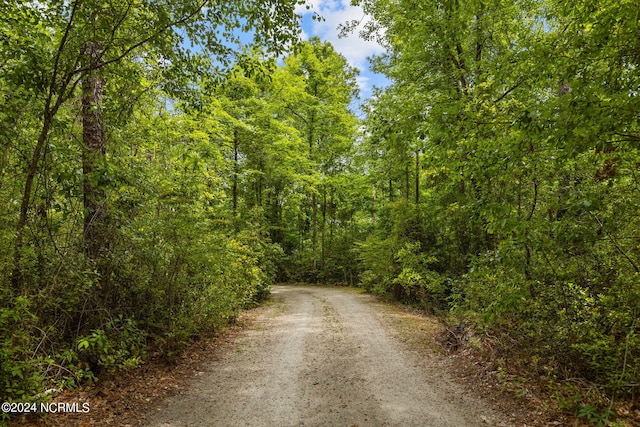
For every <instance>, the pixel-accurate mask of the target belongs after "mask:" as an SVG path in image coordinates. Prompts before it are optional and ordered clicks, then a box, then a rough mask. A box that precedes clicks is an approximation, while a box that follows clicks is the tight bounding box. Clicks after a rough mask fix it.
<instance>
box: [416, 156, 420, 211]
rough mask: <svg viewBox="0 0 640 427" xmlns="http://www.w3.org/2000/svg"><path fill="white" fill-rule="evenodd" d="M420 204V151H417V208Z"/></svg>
mask: <svg viewBox="0 0 640 427" xmlns="http://www.w3.org/2000/svg"><path fill="white" fill-rule="evenodd" d="M419 203H420V150H416V206H418V204H419Z"/></svg>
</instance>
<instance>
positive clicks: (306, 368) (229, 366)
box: [146, 286, 510, 427]
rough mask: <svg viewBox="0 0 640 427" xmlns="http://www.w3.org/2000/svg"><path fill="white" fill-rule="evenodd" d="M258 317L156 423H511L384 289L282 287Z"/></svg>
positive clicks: (158, 412)
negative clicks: (419, 335)
mask: <svg viewBox="0 0 640 427" xmlns="http://www.w3.org/2000/svg"><path fill="white" fill-rule="evenodd" d="M272 300H273V303H272V304H271V305H270V306H269V307H268V308H267V309H266V310H264V311H263V313H262V314H261V316H260V317H259V318H258V319H257V320H256V322H255V324H254V326H253V327H252V328H250V329H248V330H246V331H245V332H244V333H242V334H241V335H240V336H239V337H238V338H237V340H236V341H235V343H234V345H235V348H232V349H230V350H229V351H226V352H225V354H224V355H223V356H222V357H221V358H220V360H216V361H214V362H212V363H211V364H210V365H209V366H208V367H207V369H206V370H204V371H202V372H199V375H198V376H197V378H196V379H194V381H193V383H192V384H191V385H190V386H189V387H188V388H186V389H185V391H183V392H182V393H180V394H178V395H176V396H173V397H171V398H169V399H166V400H163V401H159V402H155V403H154V406H155V407H154V408H153V409H152V411H151V412H150V413H149V414H148V415H147V416H146V419H147V420H148V424H147V425H148V426H154V427H158V426H161V427H177V426H239V425H243V426H434V427H436V426H437V427H446V426H453V427H463V426H487V425H494V426H507V425H510V423H509V421H508V418H507V417H506V416H505V415H503V414H501V413H499V412H497V411H496V410H494V409H492V406H491V404H490V402H489V401H486V400H483V399H479V398H476V397H472V396H471V395H470V394H469V393H467V392H466V390H465V388H464V387H463V386H461V385H459V384H457V383H455V382H454V381H453V380H452V378H451V376H450V375H449V374H448V373H447V372H446V368H445V366H444V365H443V363H442V362H441V361H439V360H441V358H438V357H433V358H424V357H418V356H417V355H416V354H415V352H413V351H411V349H410V346H409V345H407V343H406V342H403V341H402V340H400V339H399V338H398V334H397V333H395V332H394V328H393V327H392V326H391V323H392V322H391V321H390V320H389V317H388V316H385V315H384V313H383V312H384V307H383V306H381V305H380V304H376V302H375V298H373V297H371V296H369V295H365V294H361V293H358V292H355V291H353V290H349V289H344V288H328V287H312V286H276V287H274V289H273V292H272Z"/></svg>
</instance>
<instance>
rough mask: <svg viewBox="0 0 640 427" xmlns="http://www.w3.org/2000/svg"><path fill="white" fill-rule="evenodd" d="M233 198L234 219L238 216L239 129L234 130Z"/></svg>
mask: <svg viewBox="0 0 640 427" xmlns="http://www.w3.org/2000/svg"><path fill="white" fill-rule="evenodd" d="M231 200H232V208H233V221H234V223H235V222H236V218H237V216H238V130H237V129H234V131H233V184H232V187H231Z"/></svg>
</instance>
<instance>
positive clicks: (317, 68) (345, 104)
mask: <svg viewBox="0 0 640 427" xmlns="http://www.w3.org/2000/svg"><path fill="white" fill-rule="evenodd" d="M284 62H285V66H284V68H283V69H282V73H283V75H282V77H279V78H280V79H283V80H281V81H287V80H289V81H299V82H300V83H301V86H300V88H301V89H302V90H298V91H297V93H295V94H292V95H293V96H291V97H287V98H283V99H282V101H281V102H282V106H283V108H284V112H283V114H286V116H287V117H288V120H289V121H290V122H291V123H292V124H293V126H295V127H296V128H297V129H298V130H299V132H300V133H301V135H302V137H303V139H304V140H305V141H306V143H307V149H308V154H307V156H308V159H309V161H310V170H309V171H308V172H307V178H306V180H307V182H306V183H305V190H306V194H307V199H308V200H307V203H306V207H305V211H306V212H305V214H304V215H305V217H306V218H305V220H303V223H302V224H300V225H301V226H302V227H303V228H302V229H301V230H300V233H301V234H303V233H304V232H305V228H306V225H304V222H305V221H306V220H307V219H308V220H309V229H310V230H309V231H310V233H311V255H310V256H311V259H310V262H311V269H312V274H316V271H317V269H318V262H320V263H324V256H322V254H323V253H324V245H322V246H321V247H319V244H320V243H321V242H320V240H321V239H322V240H323V239H325V234H326V233H325V232H326V221H327V212H329V214H331V215H332V214H333V213H334V212H335V210H334V209H333V208H332V209H328V206H329V205H328V204H331V203H333V202H334V201H335V200H333V201H332V197H331V194H333V193H332V189H331V188H332V186H333V184H332V179H333V177H336V176H338V175H340V174H342V173H344V172H346V171H347V169H348V167H347V165H348V161H349V159H350V157H351V150H352V147H353V141H354V138H355V131H356V127H357V119H356V118H355V115H354V114H353V113H352V112H351V111H350V110H349V104H350V103H351V100H352V99H353V97H354V96H356V94H357V85H356V80H355V79H356V76H357V73H358V71H357V70H356V69H354V68H353V67H351V66H349V65H348V63H347V61H346V59H345V58H344V57H343V56H342V55H340V54H338V53H337V52H336V51H335V50H334V48H333V46H331V44H329V43H327V42H321V41H320V39H318V38H312V39H310V40H309V41H307V42H305V43H303V44H301V45H300V47H299V48H298V49H297V51H296V53H295V54H293V55H291V56H289V57H287V58H285V61H284ZM283 87H284V84H283ZM282 95H284V92H283V93H282V94H279V96H282ZM319 208H320V212H321V213H320V215H319V213H318V209H319ZM319 234H320V236H321V237H320V238H319ZM300 240H301V242H303V241H304V240H305V239H304V238H302V237H301V239H300ZM300 249H302V248H300Z"/></svg>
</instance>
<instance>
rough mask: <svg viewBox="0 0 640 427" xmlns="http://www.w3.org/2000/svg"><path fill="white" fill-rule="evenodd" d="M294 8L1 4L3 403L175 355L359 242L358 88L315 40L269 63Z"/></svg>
mask: <svg viewBox="0 0 640 427" xmlns="http://www.w3.org/2000/svg"><path fill="white" fill-rule="evenodd" d="M295 7H296V2H282V1H273V2H270V1H261V2H259V3H247V2H236V3H234V2H225V3H224V4H222V3H215V2H214V3H211V2H208V1H202V2H184V1H180V2H172V1H166V2H156V1H153V2H128V1H127V2H118V1H116V2H108V3H104V2H93V1H86V0H85V1H74V2H58V1H50V2H36V3H34V2H14V3H7V2H3V3H2V5H1V6H0V8H1V9H0V14H1V15H2V16H3V20H2V21H1V22H0V25H1V27H0V38H1V40H2V43H1V44H0V69H1V71H2V73H1V74H0V98H1V99H2V102H3V105H4V106H3V108H2V110H1V111H0V200H1V202H2V203H1V205H0V206H1V208H0V209H1V210H0V216H1V217H2V221H1V222H0V224H1V226H0V270H1V271H2V281H1V282H0V301H1V303H0V341H1V342H2V345H1V346H0V397H1V398H2V400H7V399H17V400H25V399H30V398H31V397H32V396H35V395H37V394H38V393H39V392H40V391H42V390H43V389H44V388H45V387H50V386H51V385H53V386H74V385H77V384H78V383H81V382H84V381H94V380H95V379H96V374H97V373H99V372H101V371H113V370H116V369H128V368H131V367H135V366H137V365H138V364H139V363H141V362H142V361H143V360H144V358H145V357H146V352H147V349H148V346H149V345H153V348H154V349H155V351H160V352H162V353H164V354H165V355H167V356H168V357H170V356H171V355H172V354H173V353H174V352H175V351H176V350H177V349H179V348H180V346H181V345H182V344H183V343H184V342H185V340H186V339H188V338H189V337H190V336H192V335H194V334H197V333H200V332H202V331H207V330H211V329H216V328H218V327H220V326H222V325H224V324H226V323H227V322H228V321H229V320H230V319H232V318H233V317H234V316H236V314H237V312H238V310H239V309H241V308H242V307H246V306H247V305H250V304H253V303H255V301H257V300H259V299H260V298H262V297H264V296H265V295H266V294H267V293H268V286H269V284H270V283H272V282H273V280H274V279H275V278H276V276H277V275H281V276H282V275H283V274H285V275H286V274H288V273H287V272H286V271H285V269H284V268H283V267H284V266H289V265H293V266H294V267H292V268H293V270H295V271H296V272H297V271H299V270H302V269H303V268H302V267H301V266H302V262H303V261H299V262H298V261H296V263H294V264H290V263H287V262H284V261H283V260H284V259H285V257H286V256H289V257H291V259H294V258H295V259H296V260H307V259H314V260H316V261H317V262H318V263H325V262H327V260H328V259H330V258H331V255H330V254H326V253H325V252H324V251H323V252H322V253H321V251H320V250H319V245H318V242H319V241H322V242H325V241H326V242H327V244H326V245H323V248H325V247H338V245H341V244H342V245H345V243H342V242H343V240H344V239H346V238H347V237H345V236H343V234H345V233H343V232H341V231H338V230H337V229H335V227H333V226H332V225H329V224H330V221H334V220H335V219H336V218H346V219H347V220H349V218H350V217H349V216H348V215H347V214H345V213H343V211H344V209H345V208H343V207H342V206H340V205H339V203H340V202H341V201H342V200H344V199H345V198H347V197H348V190H345V189H344V186H341V185H340V183H339V179H340V178H339V175H340V173H341V171H342V170H343V169H346V168H347V167H348V166H347V165H346V160H345V159H346V158H347V156H348V153H349V151H350V150H351V149H352V146H351V141H352V140H353V137H352V135H353V134H354V132H355V130H356V119H355V118H354V115H353V114H352V113H351V112H350V111H349V110H348V105H349V103H350V102H351V98H352V96H353V95H354V94H355V74H356V72H357V71H356V70H354V69H352V68H351V67H349V66H348V65H347V63H346V60H345V59H344V58H343V57H341V56H340V55H338V54H337V53H336V52H335V51H334V50H333V48H332V47H331V45H329V44H326V43H322V42H320V41H319V40H317V39H313V40H311V41H309V42H306V43H302V44H300V45H299V46H298V47H297V48H296V50H295V51H294V52H293V53H290V54H289V55H288V56H287V57H286V58H285V60H284V64H282V65H281V66H279V67H276V66H275V58H277V57H278V56H279V55H282V54H283V52H285V50H289V51H290V50H291V47H292V46H293V43H294V42H297V37H298V31H299V30H298V18H299V17H298V16H297V15H295V14H294V8H295ZM239 31H242V32H247V31H253V34H254V40H253V43H252V47H247V46H241V43H240V42H241V40H239V38H238V36H237V35H238V34H239ZM255 52H259V53H255ZM318 199H321V200H322V207H321V208H320V209H318V208H317V207H315V205H314V207H312V206H311V200H313V201H314V203H316V201H317V200H318ZM318 203H320V202H318ZM311 212H313V215H312V214H311ZM311 228H313V233H311V231H310V230H311ZM309 242H312V243H309ZM309 248H312V249H309ZM294 252H295V253H296V255H295V256H294V255H293V253H294ZM336 268H338V267H336ZM344 268H353V266H351V265H347V266H344ZM287 271H289V270H287ZM282 272H284V273H282ZM314 274H315V273H314ZM340 274H341V277H342V276H344V274H346V273H344V271H342V270H340Z"/></svg>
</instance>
